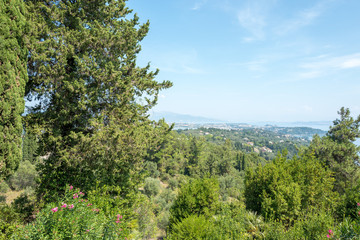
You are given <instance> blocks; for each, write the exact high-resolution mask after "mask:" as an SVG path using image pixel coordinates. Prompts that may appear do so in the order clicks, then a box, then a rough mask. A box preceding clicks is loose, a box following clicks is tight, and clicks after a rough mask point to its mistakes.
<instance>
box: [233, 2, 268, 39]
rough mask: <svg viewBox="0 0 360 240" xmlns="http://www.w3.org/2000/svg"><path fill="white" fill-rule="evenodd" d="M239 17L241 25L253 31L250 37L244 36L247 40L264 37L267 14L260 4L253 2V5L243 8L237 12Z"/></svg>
mask: <svg viewBox="0 0 360 240" xmlns="http://www.w3.org/2000/svg"><path fill="white" fill-rule="evenodd" d="M237 19H238V21H239V23H240V25H241V26H242V27H243V28H245V29H246V30H247V31H249V32H250V33H251V36H250V37H245V38H244V41H245V42H251V41H254V40H261V39H263V38H264V36H265V32H264V27H265V26H266V21H265V14H264V13H263V10H262V8H261V7H260V5H259V4H256V3H255V2H253V3H252V4H251V5H248V6H247V7H245V8H243V9H241V10H240V11H239V12H238V14H237Z"/></svg>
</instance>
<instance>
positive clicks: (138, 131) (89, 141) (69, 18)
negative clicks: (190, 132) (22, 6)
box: [27, 0, 171, 196]
mask: <svg viewBox="0 0 360 240" xmlns="http://www.w3.org/2000/svg"><path fill="white" fill-rule="evenodd" d="M28 5H29V7H30V9H31V11H32V12H33V13H34V15H33V21H37V25H36V26H37V32H38V42H37V43H35V44H34V45H33V47H32V48H31V49H30V61H29V84H28V87H27V90H28V91H27V97H28V98H29V99H35V100H38V104H37V105H36V106H35V107H33V108H32V109H31V113H30V114H29V115H28V117H27V122H28V124H29V126H31V127H32V131H33V132H36V134H37V135H39V145H40V147H39V152H40V154H41V155H47V156H49V157H48V159H47V160H45V161H44V162H43V164H42V165H41V166H40V181H41V182H40V187H39V193H40V194H41V195H43V196H44V195H45V196H46V195H47V196H52V195H53V194H54V192H56V191H58V190H59V189H60V188H61V187H64V186H65V185H66V184H69V183H71V184H74V185H77V186H79V187H81V188H82V189H90V188H92V187H93V186H94V182H95V181H99V182H100V183H102V184H107V185H116V186H119V187H120V188H121V189H122V192H123V193H124V194H126V193H128V192H129V191H131V190H133V189H136V184H137V182H139V174H137V172H138V169H139V168H140V167H141V164H142V160H143V158H144V156H145V154H146V152H147V150H148V149H149V148H151V147H153V146H154V145H156V144H157V142H158V141H159V140H160V139H161V136H162V134H163V133H164V132H165V131H167V129H166V127H161V126H159V124H157V123H155V122H151V121H150V120H149V119H148V115H147V112H148V110H149V109H150V108H151V107H153V106H154V105H155V104H156V102H157V98H158V92H159V91H160V90H161V89H164V88H168V87H170V86H171V83H170V82H168V81H164V82H162V83H159V82H157V81H155V80H154V78H155V76H156V75H157V73H158V71H155V72H153V71H150V66H149V65H148V66H146V67H143V68H142V67H138V66H137V64H136V57H137V54H138V53H139V52H140V50H141V47H140V45H139V43H140V41H141V40H142V39H143V38H144V37H145V36H146V34H147V32H148V29H149V22H147V23H145V24H140V23H139V18H138V17H137V15H136V14H135V15H131V13H132V10H130V9H128V8H127V7H126V5H125V1H124V0H98V1H93V0H71V1H70V0H62V1H55V0H40V1H29V2H28Z"/></svg>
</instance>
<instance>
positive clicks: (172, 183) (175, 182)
mask: <svg viewBox="0 0 360 240" xmlns="http://www.w3.org/2000/svg"><path fill="white" fill-rule="evenodd" d="M178 185H179V182H178V180H176V178H170V179H169V187H170V188H171V189H172V190H175V189H176V188H177V187H178Z"/></svg>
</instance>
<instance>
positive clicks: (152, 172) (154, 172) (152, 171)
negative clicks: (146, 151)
mask: <svg viewBox="0 0 360 240" xmlns="http://www.w3.org/2000/svg"><path fill="white" fill-rule="evenodd" d="M145 170H146V171H147V173H148V176H149V177H152V178H157V177H159V175H160V172H159V170H158V169H157V164H156V163H155V162H150V161H147V162H145Z"/></svg>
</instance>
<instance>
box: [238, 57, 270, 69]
mask: <svg viewBox="0 0 360 240" xmlns="http://www.w3.org/2000/svg"><path fill="white" fill-rule="evenodd" d="M266 64H267V61H266V60H265V59H257V60H254V61H249V62H241V63H235V64H232V65H234V66H239V67H245V68H247V69H248V70H250V71H256V72H259V71H265V70H266V67H265V65H266Z"/></svg>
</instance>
